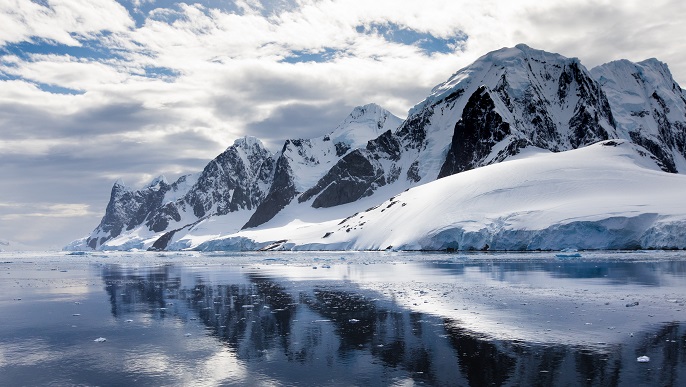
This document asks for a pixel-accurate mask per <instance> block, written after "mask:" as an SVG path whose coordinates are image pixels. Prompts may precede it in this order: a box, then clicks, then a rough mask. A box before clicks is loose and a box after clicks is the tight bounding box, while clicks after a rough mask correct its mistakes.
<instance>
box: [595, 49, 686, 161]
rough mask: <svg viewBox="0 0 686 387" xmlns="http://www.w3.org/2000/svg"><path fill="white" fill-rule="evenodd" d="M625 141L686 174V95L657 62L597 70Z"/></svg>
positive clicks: (614, 64)
mask: <svg viewBox="0 0 686 387" xmlns="http://www.w3.org/2000/svg"><path fill="white" fill-rule="evenodd" d="M591 74H593V76H594V77H595V78H596V79H597V80H598V82H599V83H600V85H601V86H602V88H603V91H605V94H606V95H607V97H608V100H609V102H610V107H611V109H612V112H613V114H614V117H615V120H616V123H617V130H618V132H619V135H620V136H621V137H622V138H626V139H630V140H631V141H633V142H635V143H636V144H639V145H641V146H643V147H645V148H646V149H648V150H649V151H650V152H651V153H653V154H654V155H655V156H657V157H658V158H659V159H660V161H662V163H663V165H664V166H665V168H666V170H668V171H670V172H680V173H686V94H685V93H684V91H683V90H681V87H679V85H678V84H677V83H676V81H674V78H672V74H671V73H670V71H669V68H667V65H666V64H664V63H662V62H660V61H658V60H657V59H648V60H645V61H643V62H639V63H632V62H629V61H627V60H620V61H615V62H610V63H607V64H604V65H602V66H598V67H595V68H593V69H592V70H591Z"/></svg>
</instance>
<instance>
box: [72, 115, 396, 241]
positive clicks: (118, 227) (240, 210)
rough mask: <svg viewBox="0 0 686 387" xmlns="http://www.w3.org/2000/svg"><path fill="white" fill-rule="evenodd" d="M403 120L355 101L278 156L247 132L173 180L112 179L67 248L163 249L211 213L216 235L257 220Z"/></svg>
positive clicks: (265, 218) (268, 216) (266, 217)
mask: <svg viewBox="0 0 686 387" xmlns="http://www.w3.org/2000/svg"><path fill="white" fill-rule="evenodd" d="M401 122H402V120H401V119H400V118H398V117H396V116H394V115H393V114H391V113H390V112H388V111H387V110H385V109H383V108H381V107H380V106H378V105H375V104H369V105H365V106H359V107H357V108H355V109H354V110H353V111H352V113H350V115H349V116H348V117H347V118H346V119H345V120H344V121H343V122H341V124H340V125H338V127H336V128H335V129H334V130H333V131H332V132H331V133H329V134H326V135H323V136H320V137H317V138H313V139H291V140H287V141H286V142H285V144H284V146H283V148H282V150H281V151H280V152H279V153H277V154H271V153H270V152H269V151H268V150H267V149H266V148H265V147H264V146H263V145H262V142H260V140H258V139H256V138H254V137H245V138H240V139H238V140H236V141H235V142H234V144H233V145H232V146H230V147H229V148H227V149H226V150H225V151H224V152H222V153H221V154H220V155H219V156H217V157H216V158H215V159H214V160H212V161H211V162H210V163H208V164H207V166H206V167H205V168H204V169H203V171H202V172H200V173H198V174H192V175H185V176H182V177H180V178H179V179H178V180H177V181H175V182H174V183H172V184H169V183H168V182H167V180H166V179H165V178H164V177H163V176H160V177H158V178H156V179H154V180H153V181H152V182H151V183H150V184H148V185H147V186H146V187H144V188H142V189H139V190H136V189H131V188H128V187H126V186H125V185H124V183H123V182H121V181H117V182H115V184H114V186H113V187H112V192H111V195H110V201H109V204H108V206H107V209H106V212H105V216H104V217H103V219H102V221H101V222H100V225H99V226H98V227H97V228H96V229H95V230H94V231H93V232H92V233H91V234H90V235H89V236H88V237H86V238H83V239H80V240H77V241H74V242H72V243H71V244H70V245H69V246H68V247H67V248H68V249H83V248H87V247H90V248H92V249H101V248H104V249H108V248H115V249H116V248H123V249H128V248H142V247H144V246H145V247H146V248H148V247H152V248H160V249H162V248H166V247H167V244H168V243H169V241H170V240H172V238H173V237H174V234H177V233H178V234H179V235H182V234H183V233H184V232H187V231H188V230H189V229H191V228H193V227H194V226H196V225H197V224H198V223H200V222H203V221H205V220H208V219H210V218H216V217H222V218H226V219H222V220H221V221H220V223H221V228H222V233H226V232H235V231H238V230H240V229H241V228H242V227H244V226H248V227H249V226H256V225H259V224H261V223H264V222H266V221H268V220H270V219H271V218H272V217H273V216H274V215H275V214H276V213H278V212H279V211H280V210H281V209H282V208H283V207H284V206H285V205H286V204H288V203H289V202H290V201H292V200H293V199H294V197H295V196H296V195H297V194H299V193H301V192H302V191H304V190H305V189H306V188H307V187H309V186H311V185H312V184H314V182H316V181H317V180H318V179H319V178H321V176H322V175H323V174H324V173H326V171H327V170H328V169H329V168H331V166H332V165H334V164H335V163H336V162H337V161H338V160H339V159H340V158H341V157H343V156H345V155H346V154H348V153H349V152H350V151H351V150H353V149H357V148H359V147H360V146H363V145H364V144H366V142H367V141H369V140H370V139H373V138H375V137H377V136H379V135H380V134H381V133H384V132H387V131H390V130H392V129H396V128H397V127H398V125H400V123H401ZM215 220H216V219H212V220H211V221H212V222H214V221H215ZM177 237H178V235H177ZM151 243H152V244H151Z"/></svg>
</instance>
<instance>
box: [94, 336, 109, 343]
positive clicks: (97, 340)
mask: <svg viewBox="0 0 686 387" xmlns="http://www.w3.org/2000/svg"><path fill="white" fill-rule="evenodd" d="M93 341H95V342H96V343H104V342H105V341H107V339H106V338H104V337H98V338H97V339H95V340H93Z"/></svg>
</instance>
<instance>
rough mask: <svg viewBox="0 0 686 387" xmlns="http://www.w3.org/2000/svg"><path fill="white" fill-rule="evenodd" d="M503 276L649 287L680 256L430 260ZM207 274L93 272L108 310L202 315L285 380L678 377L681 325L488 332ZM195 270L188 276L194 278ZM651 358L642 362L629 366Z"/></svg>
mask: <svg viewBox="0 0 686 387" xmlns="http://www.w3.org/2000/svg"><path fill="white" fill-rule="evenodd" d="M470 266H474V267H476V268H478V270H479V271H481V272H484V273H489V274H491V275H496V277H497V278H499V279H500V280H506V279H507V278H509V277H508V275H511V274H513V273H514V274H517V273H520V274H521V273H529V272H545V273H548V274H549V275H550V277H551V278H565V279H603V281H609V282H610V283H635V284H640V285H650V286H658V285H659V284H660V283H661V281H663V280H664V274H665V272H667V273H670V274H676V275H683V273H684V272H685V271H686V266H685V265H684V264H683V262H670V263H649V264H641V265H637V264H636V263H624V262H614V263H613V262H609V263H597V262H548V263H541V262H536V263H530V262H514V263H512V262H510V263H503V264H483V263H480V264H466V265H465V264H455V263H446V262H440V263H439V262H433V263H428V264H426V265H425V268H426V269H438V270H440V271H443V272H447V273H449V275H453V276H455V278H456V280H457V279H459V277H460V276H462V275H464V273H465V268H469V267H470ZM222 270H227V271H232V273H231V275H228V276H227V277H230V278H233V279H234V281H226V280H219V281H212V280H210V279H209V278H207V276H203V275H198V274H197V273H193V271H194V269H193V268H189V267H184V266H182V265H179V266H174V265H165V266H162V267H154V268H148V269H143V268H140V269H131V268H126V267H121V266H118V265H106V266H104V267H103V269H102V279H103V281H104V282H105V290H106V292H107V294H108V296H109V301H110V303H111V314H112V316H113V317H115V318H118V319H125V318H127V316H133V315H137V314H140V313H145V314H149V315H150V316H152V318H153V319H160V320H163V319H174V320H176V321H179V322H183V323H189V322H193V321H197V322H199V323H202V324H203V326H204V327H205V329H206V332H207V334H208V335H209V337H213V338H214V339H215V340H216V341H217V342H219V343H221V345H223V346H224V347H225V348H226V349H227V350H228V351H229V353H231V354H232V355H233V356H235V358H236V359H237V360H238V361H240V362H241V364H242V365H243V366H245V367H246V368H247V371H248V373H249V374H250V373H255V374H260V375H266V377H268V379H269V380H272V381H277V382H278V384H282V385H296V384H297V385H302V384H304V385H388V384H394V383H405V382H408V381H412V382H414V383H417V384H426V385H441V386H452V385H456V386H462V385H469V386H485V385H495V386H501V385H530V386H551V385H588V386H597V385H601V386H605V385H607V386H612V385H640V384H646V385H684V384H683V383H684V382H686V325H685V324H684V323H683V322H682V321H675V322H671V323H666V324H662V325H660V326H659V328H657V329H656V330H655V329H648V330H646V331H645V332H636V333H635V334H632V335H631V336H627V337H626V340H625V341H624V342H621V343H613V344H607V345H593V346H583V345H566V344H555V343H545V344H544V343H540V342H535V343H534V342H526V341H520V340H496V339H493V338H492V337H490V336H489V335H488V332H475V331H473V330H470V329H467V328H465V326H464V325H463V324H462V322H461V321H460V320H457V319H451V318H446V317H445V316H444V317H440V316H434V315H429V314H425V313H420V312H417V311H416V310H413V309H409V308H405V307H402V306H400V305H398V304H396V303H395V302H393V300H392V299H388V297H384V296H383V295H382V294H376V293H370V292H369V291H366V290H365V291H363V290H362V289H359V288H357V287H356V285H354V284H351V283H348V282H341V281H331V280H327V281H316V280H315V281H300V282H293V281H289V280H287V279H284V278H278V277H275V276H273V275H269V274H264V273H263V272H261V271H260V270H246V271H241V272H240V275H238V276H236V273H235V272H236V271H237V270H238V269H236V268H223V269H222ZM194 274H195V275H194ZM643 355H648V356H650V358H651V361H650V363H647V364H642V363H637V362H636V358H637V357H638V356H643Z"/></svg>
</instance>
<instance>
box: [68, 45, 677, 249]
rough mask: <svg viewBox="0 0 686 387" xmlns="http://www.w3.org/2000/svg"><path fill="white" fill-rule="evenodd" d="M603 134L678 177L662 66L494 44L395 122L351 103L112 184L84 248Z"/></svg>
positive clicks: (673, 86) (330, 203)
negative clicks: (167, 176)
mask: <svg viewBox="0 0 686 387" xmlns="http://www.w3.org/2000/svg"><path fill="white" fill-rule="evenodd" d="M607 139H625V140H628V141H631V142H633V143H635V144H638V145H640V146H642V147H644V148H646V149H647V150H648V151H649V152H651V153H652V154H653V155H654V156H655V158H656V159H657V160H658V162H659V163H658V164H659V165H661V166H662V168H663V169H664V170H666V171H669V172H680V173H686V94H685V93H684V91H683V90H682V89H681V88H680V87H679V85H678V84H677V83H676V82H675V81H674V80H673V78H672V76H671V74H670V73H669V69H668V68H667V66H666V65H665V64H663V63H661V62H659V61H657V60H654V59H651V60H647V61H644V62H640V63H632V62H628V61H617V62H611V63H608V64H606V65H603V66H599V67H597V68H595V69H593V70H592V71H588V70H587V69H586V68H585V67H584V66H583V65H582V64H581V63H580V62H579V60H578V59H576V58H566V57H564V56H561V55H559V54H553V53H548V52H545V51H540V50H535V49H532V48H530V47H528V46H526V45H518V46H516V47H513V48H503V49H501V50H497V51H494V52H491V53H488V54H486V55H484V56H483V57H481V58H479V59H478V60H477V61H476V62H474V63H473V64H471V65H469V66H467V67H465V68H463V69H461V70H459V71H458V72H456V73H455V74H454V75H453V76H451V77H450V78H449V79H448V80H447V81H446V82H444V83H442V84H440V85H438V86H436V87H435V88H434V89H433V90H432V91H431V93H430V95H429V96H428V97H427V98H426V99H425V100H423V101H422V102H420V103H419V104H417V105H416V106H414V107H413V108H412V109H411V110H410V111H409V112H408V117H407V119H405V120H404V121H402V120H401V119H399V118H397V117H395V116H393V115H392V114H391V113H389V112H388V111H386V110H384V109H383V108H381V107H379V106H378V105H374V104H370V105H365V106H360V107H358V108H355V110H354V111H353V112H352V113H351V114H350V115H349V116H348V117H347V118H346V119H345V120H344V121H343V122H342V123H341V124H340V125H339V126H338V127H337V128H336V129H335V130H334V131H333V132H331V133H329V134H327V135H324V136H321V137H317V138H312V139H291V140H287V141H286V142H285V144H284V146H283V147H282V149H281V150H280V151H279V152H278V153H276V154H271V153H269V152H268V151H267V150H266V149H264V147H263V146H262V144H261V143H260V142H259V141H258V140H256V139H252V138H246V139H241V140H238V141H236V143H235V144H234V145H233V146H231V147H229V148H228V149H227V150H226V151H225V152H223V153H222V154H221V155H219V156H218V157H217V158H215V159H214V160H213V161H211V162H210V163H209V164H208V165H207V166H206V167H205V169H204V170H203V171H202V172H201V173H199V174H196V175H188V176H184V177H182V178H180V179H179V180H178V181H176V182H174V183H173V184H168V183H167V182H166V181H165V180H164V179H158V180H156V181H154V182H153V183H151V184H150V185H149V186H147V187H145V188H144V189H142V190H130V189H128V188H126V187H124V186H123V185H122V184H120V183H117V184H115V186H114V187H113V189H112V195H111V199H110V203H109V205H108V207H107V212H106V214H105V217H104V218H103V220H102V222H101V224H100V226H98V228H97V229H96V230H95V231H94V232H93V233H92V234H91V235H90V236H89V237H88V238H87V239H86V240H85V244H87V245H88V246H89V247H91V248H100V247H101V246H103V244H106V243H110V244H112V245H118V243H119V242H115V241H113V242H108V241H112V240H113V238H117V237H119V236H120V235H125V234H127V233H130V234H134V231H135V230H138V231H140V230H143V231H144V232H143V233H142V234H141V235H145V236H144V237H136V238H138V239H136V240H137V241H139V242H140V241H141V240H142V239H143V238H152V240H155V239H156V240H157V241H158V242H157V243H156V244H155V245H154V246H155V247H157V248H165V247H166V246H167V243H168V241H169V240H170V239H171V238H172V236H173V235H174V233H175V232H177V231H179V230H182V229H186V230H188V229H191V228H192V227H193V226H194V225H195V224H197V223H198V222H201V221H203V220H204V219H209V218H212V217H218V216H234V215H231V214H235V213H238V212H240V213H241V214H243V215H241V216H242V217H241V218H240V219H242V220H240V222H241V225H242V228H253V227H257V226H260V225H263V224H265V223H267V222H269V221H270V220H272V219H274V217H276V216H277V215H278V214H280V213H282V212H283V210H284V209H285V208H287V207H290V206H301V207H298V208H307V207H310V208H314V209H326V208H332V207H337V206H340V205H343V204H349V203H355V202H358V201H360V200H361V199H363V198H367V197H375V196H374V195H377V194H379V193H380V192H382V194H379V198H378V202H381V201H383V200H385V199H387V198H388V197H390V196H392V195H395V194H397V193H399V192H402V191H404V190H406V189H408V188H411V187H413V186H417V185H420V184H424V183H428V182H431V181H433V180H435V179H437V178H441V177H445V176H449V175H452V174H455V173H459V172H463V171H467V170H470V169H474V168H478V167H481V166H485V165H489V164H493V163H497V162H500V161H503V160H505V159H507V158H508V157H511V156H513V155H516V154H518V153H519V152H520V151H521V150H522V149H523V148H525V147H538V148H542V149H546V150H550V151H553V152H560V151H565V150H571V149H575V148H580V147H584V146H586V145H589V144H592V143H595V142H598V141H601V140H607ZM381 196H383V197H381ZM293 208H295V207H293ZM350 208H353V207H350ZM296 212H297V211H296ZM237 227H238V228H237V229H236V231H237V230H238V229H239V228H241V226H240V225H239V226H237ZM138 231H136V232H138ZM160 236H163V238H160ZM132 238H133V237H132ZM130 239H131V238H130ZM133 239H135V238H133ZM133 239H131V240H133ZM146 243H148V242H146ZM139 244H140V245H144V243H142V242H140V243H139ZM77 245H78V243H77Z"/></svg>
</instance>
